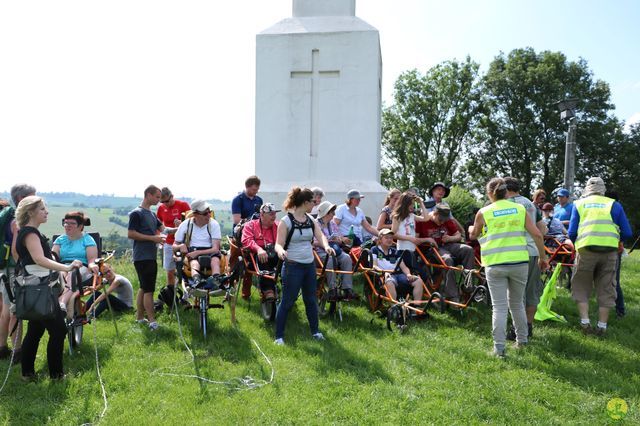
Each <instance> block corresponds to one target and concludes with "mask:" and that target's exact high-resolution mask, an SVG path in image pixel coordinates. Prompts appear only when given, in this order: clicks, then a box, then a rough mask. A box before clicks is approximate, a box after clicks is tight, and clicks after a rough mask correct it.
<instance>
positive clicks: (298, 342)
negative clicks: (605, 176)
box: [0, 253, 640, 425]
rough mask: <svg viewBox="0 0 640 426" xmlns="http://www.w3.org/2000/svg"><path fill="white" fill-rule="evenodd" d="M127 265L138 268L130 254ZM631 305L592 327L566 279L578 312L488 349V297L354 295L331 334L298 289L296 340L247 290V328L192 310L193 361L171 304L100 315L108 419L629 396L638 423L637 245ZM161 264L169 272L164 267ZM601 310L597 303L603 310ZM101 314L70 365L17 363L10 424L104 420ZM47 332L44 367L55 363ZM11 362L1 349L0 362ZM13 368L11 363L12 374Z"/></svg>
mask: <svg viewBox="0 0 640 426" xmlns="http://www.w3.org/2000/svg"><path fill="white" fill-rule="evenodd" d="M118 268H119V272H121V273H123V274H124V275H126V276H128V277H130V278H132V279H133V278H135V273H134V271H133V268H132V266H131V265H128V264H120V265H118ZM623 268H624V269H623V274H622V280H623V287H624V290H625V298H626V301H627V316H626V317H625V318H623V319H617V318H615V315H614V316H612V319H611V321H610V329H609V333H608V335H607V337H606V338H604V339H596V338H585V337H583V336H582V334H581V333H580V331H579V330H578V328H577V314H576V309H575V305H574V304H573V302H572V301H571V300H570V297H569V295H568V293H567V292H566V291H565V290H559V297H558V300H557V301H556V303H555V305H554V309H555V310H556V311H557V312H559V313H562V314H564V315H565V316H566V317H567V319H568V320H569V324H560V323H546V322H545V323H537V324H536V327H535V330H534V332H535V335H534V338H533V341H532V342H531V344H530V346H529V347H528V348H527V349H526V350H524V351H522V352H517V351H515V350H513V349H511V350H509V351H508V357H507V359H506V360H504V361H502V360H498V359H495V358H491V357H489V356H488V355H487V353H488V351H489V350H490V349H491V337H490V324H491V312H490V311H489V310H488V309H487V308H486V307H485V306H477V307H473V308H470V309H469V310H467V311H465V312H464V315H460V314H456V313H449V312H448V313H445V314H439V313H434V314H432V318H431V319H430V320H426V321H421V322H415V323H412V324H411V326H410V328H409V330H408V332H406V333H404V334H400V333H398V332H389V331H387V330H386V324H385V322H384V321H382V320H380V319H378V318H376V317H374V316H372V314H370V313H369V312H368V310H367V308H366V307H365V306H364V304H351V305H349V306H346V307H345V308H344V311H343V314H344V321H343V322H339V321H338V320H337V319H332V318H325V319H322V320H321V331H322V332H323V333H324V334H325V336H326V337H327V340H326V341H325V342H316V341H313V340H312V339H311V338H310V336H309V332H308V327H307V323H306V317H305V313H304V306H303V305H302V302H299V303H298V305H297V306H296V308H295V309H294V311H293V312H292V314H291V316H290V319H289V323H288V325H287V334H286V343H287V344H286V346H284V347H277V346H275V345H274V344H273V327H272V325H271V324H268V323H265V322H264V321H263V320H262V319H261V318H260V315H259V306H258V303H257V300H256V297H255V296H254V300H253V302H251V303H250V304H247V303H246V302H244V301H241V302H239V303H238V309H237V316H238V327H237V328H233V327H232V326H231V324H230V320H229V312H228V309H225V310H211V311H210V314H211V315H210V321H209V324H210V331H209V338H208V339H207V340H206V341H205V340H204V339H203V338H202V337H201V335H200V332H199V330H198V326H197V319H196V313H195V312H181V316H180V319H181V323H182V328H181V330H182V333H183V335H184V338H185V340H186V342H187V343H188V345H189V346H190V347H191V348H192V350H193V352H194V354H195V362H191V358H190V356H189V353H188V351H187V350H186V348H185V346H184V344H183V343H182V341H181V339H180V328H179V326H178V321H177V319H176V317H175V316H169V315H168V313H167V312H165V313H163V314H160V316H159V321H160V322H161V324H162V328H161V330H160V331H159V332H156V333H154V332H150V331H149V330H148V329H146V328H144V327H141V326H138V325H137V324H134V321H133V315H132V314H125V315H120V316H118V317H117V325H118V329H119V336H116V334H115V330H114V326H113V324H112V322H111V319H110V316H109V314H108V313H105V314H103V316H102V317H101V318H100V319H99V320H98V321H96V322H95V328H96V330H97V346H98V355H99V359H100V368H101V372H102V375H103V379H104V382H105V386H106V391H107V398H108V410H107V411H106V414H105V417H104V418H103V419H102V422H104V423H106V424H141V423H143V424H212V423H215V424H218V423H222V424H237V423H240V424H256V423H266V424H275V423H278V424H327V423H349V424H353V423H356V424H381V423H400V424H408V423H419V424H430V423H436V424H445V423H446V424H449V423H453V424H469V423H472V424H477V423H488V424H563V425H564V424H608V423H615V422H614V421H613V420H612V419H611V418H610V417H609V415H608V414H607V411H606V404H607V402H608V401H609V400H610V399H611V398H613V397H620V398H623V399H624V400H625V401H626V402H627V404H628V405H629V412H628V414H627V416H626V418H625V419H624V420H623V421H622V422H623V423H628V424H637V423H639V422H640V414H639V411H638V410H639V403H640V396H639V394H640V375H639V371H640V370H639V368H638V366H639V365H640V356H639V355H638V351H639V350H640V331H639V330H640V315H639V314H640V312H639V310H638V300H639V298H640V279H639V278H638V277H640V256H638V255H636V254H635V253H634V255H633V256H632V257H630V258H627V259H626V260H625V262H624V266H623ZM159 276H160V277H161V276H163V275H162V274H159ZM592 312H593V313H594V314H595V306H594V307H593V309H592ZM92 334H93V324H91V325H87V326H85V341H84V342H83V344H82V345H81V347H80V351H79V353H77V354H74V355H73V356H68V355H66V356H65V368H66V370H67V372H68V373H69V377H68V379H67V380H66V381H64V382H62V383H54V382H51V381H49V380H48V379H46V378H45V379H42V380H41V381H40V382H38V383H30V384H23V383H22V382H21V381H20V377H19V368H14V369H13V370H12V372H11V375H10V377H9V381H8V383H7V386H6V388H5V389H4V391H3V392H2V394H0V421H1V422H3V423H6V424H43V423H50V424H64V425H68V424H82V423H85V422H96V421H98V415H99V413H100V412H101V411H102V409H103V401H102V397H101V392H100V386H99V384H98V381H97V378H96V369H95V353H94V350H93V342H92ZM254 341H255V342H256V343H257V344H258V345H259V346H260V348H261V349H262V350H263V351H264V353H265V354H266V356H267V357H268V358H269V359H270V360H271V362H272V363H273V368H274V369H275V379H274V381H273V382H272V383H271V384H269V385H266V386H263V387H260V388H258V389H255V390H243V391H241V390H237V389H234V386H227V385H219V384H207V383H204V382H202V381H198V380H196V379H193V378H187V377H167V376H161V375H159V374H158V373H160V372H165V373H177V374H186V375H199V376H202V377H207V378H209V379H212V380H217V381H223V382H224V381H232V382H233V383H237V382H236V379H237V378H242V377H246V376H251V377H253V378H254V379H256V380H267V381H268V380H269V377H270V374H271V368H270V366H269V364H268V363H267V362H266V361H265V359H264V358H263V356H262V355H261V354H260V352H259V351H258V349H257V348H256V346H255V345H254V343H253V342H254ZM45 352H46V351H45V345H44V341H43V342H42V343H41V347H40V351H39V354H38V360H37V364H36V368H37V370H38V371H39V373H40V374H41V376H46V361H45ZM7 366H8V363H7V362H6V361H2V362H0V373H4V372H6V368H7ZM3 377H4V374H3Z"/></svg>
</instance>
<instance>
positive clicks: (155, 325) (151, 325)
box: [149, 321, 160, 331]
mask: <svg viewBox="0 0 640 426" xmlns="http://www.w3.org/2000/svg"><path fill="white" fill-rule="evenodd" d="M159 327H160V325H159V324H158V323H157V322H156V321H154V322H151V323H149V330H151V331H156V330H157V329H158V328H159Z"/></svg>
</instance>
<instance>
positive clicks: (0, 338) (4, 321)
mask: <svg viewBox="0 0 640 426" xmlns="http://www.w3.org/2000/svg"><path fill="white" fill-rule="evenodd" d="M9 317H10V315H9V306H3V307H2V313H0V348H1V347H5V346H7V338H8V337H9Z"/></svg>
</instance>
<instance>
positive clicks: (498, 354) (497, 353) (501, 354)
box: [489, 348, 507, 359]
mask: <svg viewBox="0 0 640 426" xmlns="http://www.w3.org/2000/svg"><path fill="white" fill-rule="evenodd" d="M489 355H490V356H492V357H494V358H499V359H505V358H506V357H507V355H506V353H505V350H504V349H502V350H498V349H496V348H493V349H492V350H491V352H489Z"/></svg>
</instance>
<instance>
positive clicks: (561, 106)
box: [555, 98, 578, 195]
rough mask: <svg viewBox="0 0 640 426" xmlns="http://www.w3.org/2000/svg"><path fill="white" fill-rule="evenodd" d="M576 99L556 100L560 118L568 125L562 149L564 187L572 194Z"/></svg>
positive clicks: (574, 169) (574, 165) (576, 124)
mask: <svg viewBox="0 0 640 426" xmlns="http://www.w3.org/2000/svg"><path fill="white" fill-rule="evenodd" d="M577 104H578V99H576V98H571V99H566V100H563V101H558V102H556V104H555V105H556V106H557V107H558V111H560V118H561V119H562V120H564V121H566V122H567V123H568V125H569V127H568V129H567V140H566V144H565V150H564V183H563V184H564V187H565V188H566V189H567V190H568V191H569V193H570V195H573V181H574V180H575V176H576V133H577V130H578V119H577V117H576V111H575V109H576V106H577Z"/></svg>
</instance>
